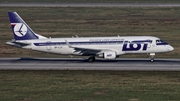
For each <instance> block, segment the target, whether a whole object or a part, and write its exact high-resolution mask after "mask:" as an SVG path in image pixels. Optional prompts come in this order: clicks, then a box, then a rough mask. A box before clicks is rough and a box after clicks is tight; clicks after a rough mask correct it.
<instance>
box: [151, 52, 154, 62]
mask: <svg viewBox="0 0 180 101" xmlns="http://www.w3.org/2000/svg"><path fill="white" fill-rule="evenodd" d="M154 56H155V53H150V58H151V59H150V61H151V62H154Z"/></svg>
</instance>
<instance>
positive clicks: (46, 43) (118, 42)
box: [34, 41, 123, 46]
mask: <svg viewBox="0 0 180 101" xmlns="http://www.w3.org/2000/svg"><path fill="white" fill-rule="evenodd" d="M122 43H123V41H96V42H95V41H94V42H87V41H86V42H69V44H71V45H95V44H98V45H99V44H122ZM34 45H35V46H50V45H67V44H66V42H43V43H34Z"/></svg>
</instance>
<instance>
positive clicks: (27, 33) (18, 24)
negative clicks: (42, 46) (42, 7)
mask: <svg viewBox="0 0 180 101" xmlns="http://www.w3.org/2000/svg"><path fill="white" fill-rule="evenodd" d="M8 15H9V20H10V23H11V28H12V32H13V34H14V39H15V40H32V39H46V37H44V36H41V35H38V34H36V33H34V31H33V30H32V29H31V28H30V27H29V26H28V25H27V24H26V23H25V22H24V20H23V19H22V18H21V17H20V16H19V15H18V14H17V13H16V12H8Z"/></svg>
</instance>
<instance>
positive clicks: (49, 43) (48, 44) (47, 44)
mask: <svg viewBox="0 0 180 101" xmlns="http://www.w3.org/2000/svg"><path fill="white" fill-rule="evenodd" d="M46 49H47V50H51V41H48V42H47V43H46Z"/></svg>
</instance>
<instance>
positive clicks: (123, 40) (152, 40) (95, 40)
mask: <svg viewBox="0 0 180 101" xmlns="http://www.w3.org/2000/svg"><path fill="white" fill-rule="evenodd" d="M8 15H9V19H10V23H11V27H12V32H13V34H14V39H13V40H12V41H10V42H6V44H8V45H13V46H16V47H20V48H24V49H30V50H36V51H41V52H47V53H54V54H64V55H81V56H90V57H89V58H88V61H89V62H93V61H94V60H95V57H96V56H98V57H99V58H104V59H115V58H117V57H119V56H120V55H123V54H126V53H134V54H135V53H148V54H149V55H150V57H151V59H150V60H151V61H154V56H155V53H161V52H169V51H172V50H174V48H173V47H172V46H171V45H169V44H168V43H166V42H164V41H162V40H161V39H159V38H157V37H153V36H124V37H120V36H117V37H83V38H81V37H75V38H46V37H44V36H41V35H39V34H36V33H34V31H33V30H32V29H31V28H30V27H29V26H28V25H27V24H26V23H25V22H24V20H23V19H22V18H21V17H20V16H19V15H18V14H17V13H16V12H8Z"/></svg>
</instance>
